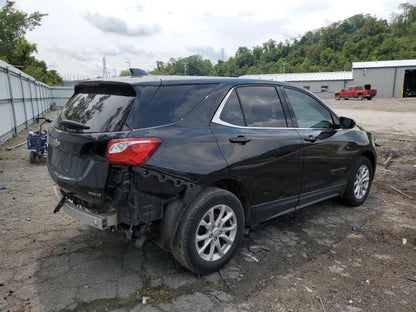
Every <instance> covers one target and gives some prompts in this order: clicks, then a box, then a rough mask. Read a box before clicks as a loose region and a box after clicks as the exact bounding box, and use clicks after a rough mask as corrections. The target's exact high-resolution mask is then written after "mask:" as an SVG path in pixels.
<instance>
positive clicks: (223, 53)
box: [221, 48, 225, 62]
mask: <svg viewBox="0 0 416 312" xmlns="http://www.w3.org/2000/svg"><path fill="white" fill-rule="evenodd" d="M224 58H225V49H224V48H221V60H222V61H223V62H224Z"/></svg>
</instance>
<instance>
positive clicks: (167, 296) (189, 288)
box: [63, 269, 226, 312]
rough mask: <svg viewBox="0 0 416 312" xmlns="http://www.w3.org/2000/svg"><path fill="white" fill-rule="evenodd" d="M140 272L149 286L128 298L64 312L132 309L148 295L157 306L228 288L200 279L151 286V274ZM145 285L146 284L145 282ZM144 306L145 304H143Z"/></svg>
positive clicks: (149, 302)
mask: <svg viewBox="0 0 416 312" xmlns="http://www.w3.org/2000/svg"><path fill="white" fill-rule="evenodd" d="M138 274H139V275H140V274H142V275H141V276H142V279H143V278H144V280H146V281H147V280H148V282H146V283H147V286H143V288H142V289H140V290H138V291H137V292H136V293H135V294H132V295H131V296H130V297H127V298H123V299H122V298H119V297H116V298H111V299H99V300H95V301H91V302H81V303H79V304H78V306H77V307H76V308H75V309H73V310H64V311H63V312H73V311H89V312H105V311H109V310H114V309H120V308H124V309H132V308H134V307H136V306H137V305H139V304H141V303H142V298H143V297H147V304H148V305H150V306H156V305H158V304H160V303H171V302H173V301H175V300H176V298H178V297H179V296H182V295H185V294H193V293H196V292H201V293H205V294H208V293H210V292H213V291H217V290H226V285H225V284H224V283H223V282H222V281H219V282H206V281H203V280H198V281H197V282H195V283H192V284H189V285H185V286H182V287H178V288H176V289H173V288H169V287H167V286H164V285H162V286H158V287H150V286H148V285H150V276H149V274H148V273H147V272H146V270H142V269H141V270H139V272H138ZM143 285H145V284H144V283H143ZM143 307H144V305H143Z"/></svg>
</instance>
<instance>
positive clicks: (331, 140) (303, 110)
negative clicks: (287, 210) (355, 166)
mask: <svg viewBox="0 0 416 312" xmlns="http://www.w3.org/2000/svg"><path fill="white" fill-rule="evenodd" d="M284 90H285V93H286V98H287V100H288V102H289V107H290V108H291V109H292V113H293V115H294V119H295V122H296V123H297V127H298V128H297V131H298V132H299V135H300V137H301V138H302V140H303V144H304V149H303V153H304V155H303V158H304V161H303V172H302V187H301V198H300V201H299V206H302V205H304V204H306V203H310V202H312V201H314V200H321V199H323V198H325V197H328V198H329V197H333V196H336V195H339V194H340V192H342V190H343V189H344V188H345V185H346V183H347V178H348V171H349V167H350V158H351V152H352V151H351V148H349V140H348V137H347V135H346V133H345V130H343V129H340V128H339V126H337V125H336V121H335V116H333V115H332V113H331V112H330V111H329V110H328V109H327V108H326V107H325V106H324V105H323V104H322V103H320V102H319V101H318V100H317V99H315V98H313V97H312V96H310V95H309V94H307V93H306V92H302V91H301V90H298V89H292V88H289V87H287V88H284Z"/></svg>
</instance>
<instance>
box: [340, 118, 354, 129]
mask: <svg viewBox="0 0 416 312" xmlns="http://www.w3.org/2000/svg"><path fill="white" fill-rule="evenodd" d="M339 125H340V126H341V128H342V129H352V128H354V127H355V121H354V120H353V119H351V118H348V117H339Z"/></svg>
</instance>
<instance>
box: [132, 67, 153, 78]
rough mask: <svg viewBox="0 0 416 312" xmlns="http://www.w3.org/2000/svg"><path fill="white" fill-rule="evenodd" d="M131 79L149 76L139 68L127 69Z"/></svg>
mask: <svg viewBox="0 0 416 312" xmlns="http://www.w3.org/2000/svg"><path fill="white" fill-rule="evenodd" d="M129 70H130V76H131V77H139V76H147V75H149V74H148V73H147V72H146V71H144V70H143V69H140V68H129Z"/></svg>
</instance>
